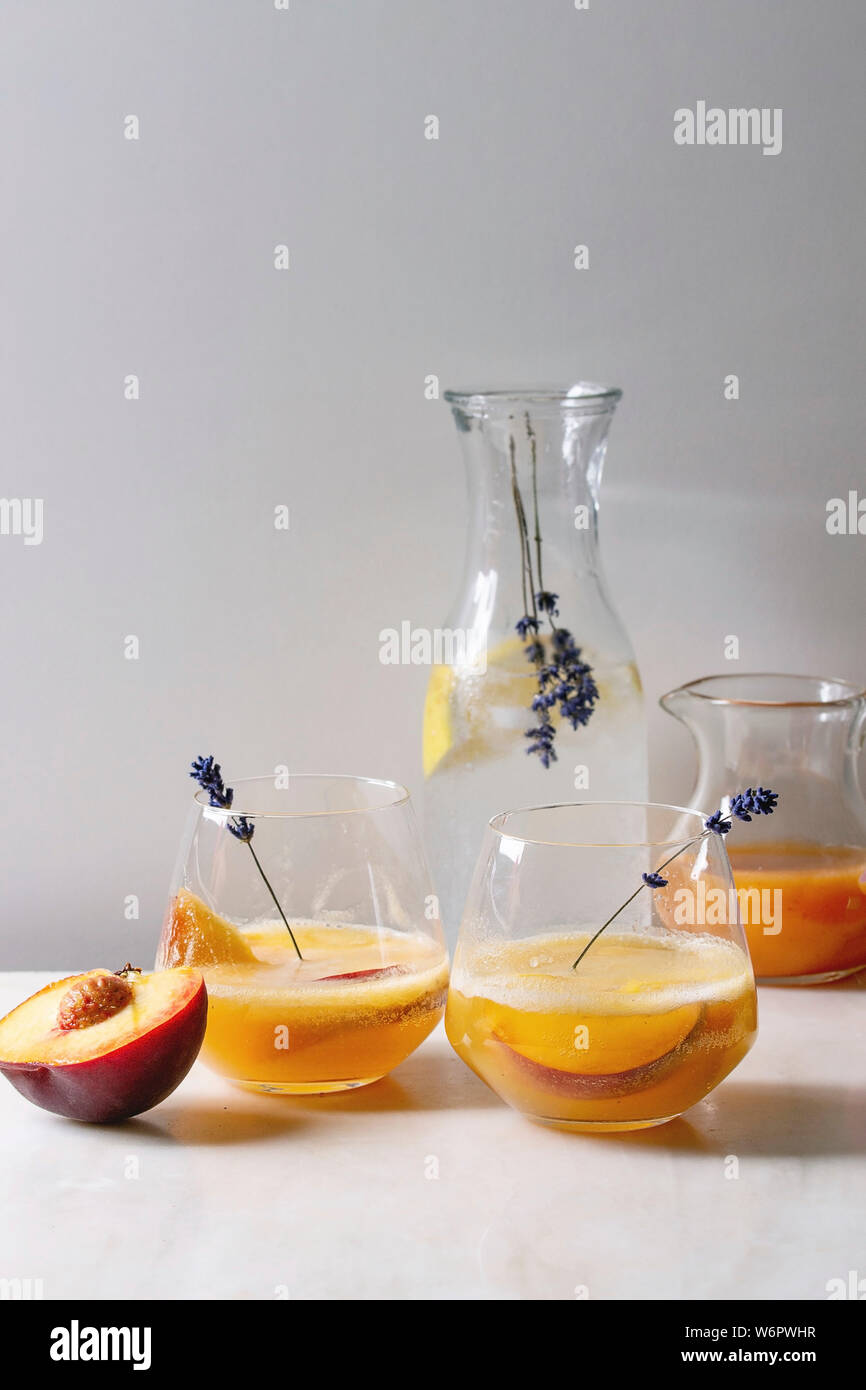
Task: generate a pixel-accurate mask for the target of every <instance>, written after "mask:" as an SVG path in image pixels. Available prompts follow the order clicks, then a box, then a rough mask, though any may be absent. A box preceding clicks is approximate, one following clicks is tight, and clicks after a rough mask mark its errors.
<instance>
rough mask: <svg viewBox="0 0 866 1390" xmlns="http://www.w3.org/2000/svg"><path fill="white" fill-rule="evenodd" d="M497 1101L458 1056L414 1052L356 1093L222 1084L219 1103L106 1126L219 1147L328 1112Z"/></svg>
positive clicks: (286, 1130) (288, 1130) (285, 1130)
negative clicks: (284, 1092) (277, 1092)
mask: <svg viewBox="0 0 866 1390" xmlns="http://www.w3.org/2000/svg"><path fill="white" fill-rule="evenodd" d="M488 1106H499V1107H501V1106H502V1102H501V1101H500V1100H497V1098H496V1096H494V1095H493V1093H492V1092H491V1091H489V1090H488V1089H487V1087H486V1086H485V1085H483V1083H482V1082H481V1081H479V1080H478V1078H477V1077H476V1076H474V1075H473V1074H472V1072H470V1071H469V1070H468V1069H467V1068H466V1067H464V1066H463V1064H462V1062H460V1061H459V1059H458V1058H457V1057H454V1058H450V1057H447V1056H444V1057H443V1056H437V1055H436V1054H435V1053H433V1054H432V1055H431V1054H428V1055H425V1054H423V1053H422V1054H420V1055H419V1054H418V1053H413V1055H412V1056H411V1057H409V1058H408V1059H407V1060H406V1061H405V1062H404V1063H403V1064H402V1066H400V1067H398V1069H397V1071H396V1073H394V1074H393V1075H391V1076H386V1077H384V1078H383V1079H382V1080H381V1081H376V1082H374V1083H373V1084H372V1085H370V1086H362V1087H359V1088H358V1090H356V1091H340V1092H338V1093H337V1094H335V1095H331V1096H267V1095H255V1094H254V1093H251V1092H249V1091H240V1090H237V1089H235V1087H233V1086H231V1085H229V1083H228V1082H227V1083H226V1090H225V1093H224V1099H220V1097H216V1098H214V1099H212V1100H207V1101H197V1102H194V1103H192V1104H186V1103H184V1102H183V1100H182V1097H180V1096H178V1098H177V1101H176V1102H171V1103H169V1104H168V1105H166V1106H165V1107H162V1108H160V1109H159V1110H155V1111H154V1112H153V1113H152V1114H149V1115H143V1116H140V1117H139V1118H138V1119H135V1120H128V1121H127V1122H126V1123H125V1124H124V1125H121V1126H112V1128H113V1129H114V1128H117V1129H119V1130H121V1131H122V1132H123V1133H125V1134H135V1135H138V1136H140V1137H141V1138H142V1139H144V1140H148V1139H150V1140H153V1141H156V1142H160V1141H161V1142H163V1143H171V1144H193V1145H215V1146H217V1145H222V1144H250V1143H256V1142H267V1141H268V1140H272V1139H283V1138H287V1137H290V1136H291V1135H292V1134H293V1133H295V1132H297V1131H298V1130H300V1129H303V1128H309V1127H310V1125H314V1124H315V1123H316V1122H317V1120H322V1119H324V1118H326V1117H327V1116H328V1115H329V1114H357V1115H369V1114H376V1113H379V1114H382V1113H386V1112H388V1111H401V1110H402V1111H413V1110H414V1111H424V1110H481V1109H485V1108H486V1107H488Z"/></svg>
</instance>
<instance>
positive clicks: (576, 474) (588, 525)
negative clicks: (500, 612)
mask: <svg viewBox="0 0 866 1390" xmlns="http://www.w3.org/2000/svg"><path fill="white" fill-rule="evenodd" d="M620 394H621V393H620V392H619V391H617V390H614V389H608V388H605V387H594V386H589V385H587V384H581V385H580V386H577V387H572V388H571V389H570V390H569V391H565V392H515V393H504V392H488V393H475V394H466V393H456V392H447V393H446V399H447V400H448V401H449V402H450V404H451V406H452V410H453V413H454V419H455V422H456V424H457V427H458V430H459V431H460V438H461V442H462V446H463V453H464V458H465V461H466V468H467V483H468V490H469V499H470V508H471V524H470V528H469V538H468V554H467V565H468V567H469V569H470V570H471V571H472V572H473V573H477V572H478V571H495V572H497V573H498V574H499V575H500V576H502V577H505V576H508V575H509V574H510V573H511V572H512V571H514V573H515V574H519V572H520V568H521V563H522V552H521V545H522V544H525V542H526V537H527V535H528V539H529V544H530V549H531V556H530V558H531V560H532V564H533V567H534V572H535V573H536V576H537V577H538V571H539V569H540V577H539V583H540V587H542V588H549V587H551V586H552V577H553V576H554V575H555V574H561V573H562V572H564V571H565V572H568V573H570V574H571V575H572V576H580V575H585V574H592V573H595V572H596V571H597V569H598V553H597V547H598V496H599V488H600V484H601V475H602V468H603V465H604V457H605V452H606V449H607V437H608V430H609V428H610V422H611V418H612V416H613V412H614V410H615V408H616V404H617V402H618V400H619V398H620ZM521 510H522V513H523V519H524V522H525V526H524V525H523V524H522V522H521Z"/></svg>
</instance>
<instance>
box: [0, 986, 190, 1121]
mask: <svg viewBox="0 0 866 1390" xmlns="http://www.w3.org/2000/svg"><path fill="white" fill-rule="evenodd" d="M206 1020H207V990H206V989H205V983H204V979H203V977H202V975H201V974H200V972H199V971H198V970H190V969H178V970H165V971H159V972H156V973H154V974H151V975H138V974H135V973H132V972H130V971H127V972H120V973H118V974H112V972H111V971H109V970H89V971H86V972H85V973H84V974H82V975H70V976H69V977H68V978H66V979H64V980H55V981H54V983H53V984H50V985H47V986H46V987H45V989H42V990H40V991H39V993H38V994H34V995H32V996H31V997H30V998H29V999H26V1000H25V1001H24V1003H23V1004H19V1005H18V1007H17V1009H13V1010H12V1012H11V1013H10V1014H7V1015H6V1017H5V1018H4V1019H0V1072H2V1073H3V1075H4V1076H5V1077H6V1078H7V1080H9V1081H11V1083H12V1085H13V1086H14V1087H15V1089H16V1090H18V1091H20V1092H21V1094H22V1095H23V1096H26V1098H27V1099H28V1100H30V1101H32V1102H33V1104H34V1105H39V1106H41V1107H42V1109H43V1110H52V1111H54V1113H55V1114H57V1115H66V1116H68V1117H69V1118H70V1119H73V1120H91V1121H96V1122H104V1121H111V1120H126V1119H129V1118H130V1116H132V1115H140V1114H141V1113H142V1111H144V1110H150V1109H151V1108H152V1107H153V1106H154V1105H158V1104H159V1102H160V1101H161V1100H165V1098H166V1096H168V1095H170V1094H171V1092H172V1091H173V1090H174V1089H175V1087H176V1086H177V1085H179V1083H180V1082H181V1081H182V1080H183V1078H184V1077H185V1076H186V1074H187V1072H188V1071H189V1069H190V1067H191V1066H192V1064H193V1062H194V1061H195V1059H196V1057H197V1056H198V1052H199V1048H200V1047H201V1044H202V1039H203V1038H204V1030H205V1023H206Z"/></svg>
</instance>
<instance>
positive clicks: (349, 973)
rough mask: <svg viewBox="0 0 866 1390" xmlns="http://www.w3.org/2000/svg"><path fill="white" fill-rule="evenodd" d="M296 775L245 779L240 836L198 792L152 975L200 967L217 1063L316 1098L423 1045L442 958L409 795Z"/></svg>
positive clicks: (356, 781)
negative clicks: (278, 781) (279, 781)
mask: <svg viewBox="0 0 866 1390" xmlns="http://www.w3.org/2000/svg"><path fill="white" fill-rule="evenodd" d="M288 780H289V785H288V786H285V787H281V788H277V787H275V786H274V783H273V781H272V779H269V778H261V779H260V778H252V779H248V780H247V781H245V782H240V783H238V784H237V786H236V790H235V806H240V805H241V804H243V805H244V806H245V807H247V808H248V809H246V810H245V811H244V812H240V811H239V810H235V809H234V807H233V808H232V820H233V821H234V823H235V824H236V825H238V826H239V827H240V829H241V831H242V832H243V834H244V838H243V839H242V838H240V837H238V836H237V835H236V834H235V833H233V834H227V833H226V821H227V817H226V812H225V810H219V809H218V808H217V809H214V808H212V807H209V806H207V805H206V804H205V805H203V804H202V799H201V798H202V794H201V793H199V795H198V796H197V798H196V806H195V809H194V812H193V820H192V828H191V834H190V835H189V836H188V841H189V843H188V845H187V847H186V850H185V852H184V854H183V855H182V856H181V860H182V864H181V871H180V875H179V882H178V883H177V886H176V888H175V891H174V892H173V894H172V896H171V900H170V902H169V907H168V912H167V915H166V920H165V925H164V927H163V933H162V938H161V942H160V947H159V954H158V958H157V965H158V966H159V967H162V968H165V967H171V966H174V965H179V964H184V965H193V964H195V965H196V966H197V967H198V969H200V970H201V971H202V973H203V975H204V977H205V982H206V984H207V990H208V1020H207V1031H206V1034H205V1040H204V1045H203V1048H202V1053H201V1056H202V1060H203V1061H204V1062H205V1063H206V1064H207V1065H208V1066H210V1067H211V1068H213V1069H214V1070H215V1071H218V1072H220V1073H221V1074H222V1075H224V1076H226V1077H228V1078H229V1079H231V1080H232V1081H234V1082H236V1083H237V1084H239V1085H243V1086H246V1087H247V1088H250V1089H254V1090H260V1091H268V1092H278V1093H282V1094H318V1093H324V1092H328V1091H339V1090H345V1089H348V1088H351V1087H355V1086H361V1085H365V1084H366V1083H368V1082H371V1081H376V1080H378V1079H379V1078H380V1077H382V1076H384V1075H386V1074H387V1073H388V1072H390V1071H391V1070H393V1068H394V1067H396V1066H397V1065H398V1064H399V1063H400V1062H402V1061H404V1059H405V1058H406V1057H408V1056H409V1054H410V1053H411V1052H413V1051H414V1049H415V1048H416V1047H418V1045H419V1044H420V1043H421V1042H422V1041H423V1040H424V1038H425V1037H426V1036H427V1034H428V1033H429V1032H430V1031H431V1030H432V1029H433V1028H434V1027H435V1025H436V1023H437V1022H438V1021H439V1019H440V1018H441V1017H442V1013H443V1011H444V1007H445V996H446V992H447V986H448V957H447V953H446V951H445V947H444V944H443V939H442V934H441V930H440V928H439V924H438V920H437V919H436V918H435V916H434V917H433V918H432V919H431V918H429V917H428V915H427V914H426V913H425V905H426V904H429V903H430V902H434V901H435V900H434V899H433V898H432V893H431V891H430V884H429V880H428V877H427V871H426V866H425V864H424V860H423V854H422V852H421V849H420V842H419V840H418V837H417V832H416V829H415V824H414V818H413V816H412V812H411V807H410V805H409V802H408V794H406V793H405V791H404V789H403V788H400V787H397V786H395V785H394V784H391V783H381V782H372V781H369V780H367V779H360V778H350V777H303V776H294V777H292V778H290V779H288ZM241 798H243V801H242V800H241ZM250 827H253V828H254V832H255V834H254V838H253V839H252V845H251V844H250V842H249V839H250V837H249V835H248V832H249V829H250ZM252 849H254V850H255V856H256V857H255V858H253V855H252V852H251V851H252ZM248 851H249V852H248ZM265 873H266V875H267V876H266V877H265ZM217 905H218V906H219V907H220V908H221V909H222V910H220V911H218V910H217Z"/></svg>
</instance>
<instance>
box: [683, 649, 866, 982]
mask: <svg viewBox="0 0 866 1390" xmlns="http://www.w3.org/2000/svg"><path fill="white" fill-rule="evenodd" d="M661 705H662V708H663V709H665V710H667V711H668V713H669V714H671V715H673V716H674V718H676V719H679V720H680V721H681V722H682V723H683V724H685V726H686V728H687V729H688V730H689V732H690V733H691V735H692V738H693V739H694V742H695V746H696V748H697V751H698V768H697V778H696V782H695V786H694V789H693V791H692V796H691V801H692V805H694V806H715V805H718V804H719V799H720V798H721V797H722V796H724V795H725V794H726V793H727V792H728V791H729V789H730V788H731V787H732V786H737V785H742V784H743V782H744V781H745V780H747V779H748V780H751V781H757V782H769V783H771V784H772V786H773V787H774V788H775V789H776V791H777V792H778V793H779V807H778V811H777V812H776V814H775V815H774V816H773V818H772V820H771V821H769V822H766V823H762V824H759V825H754V826H749V827H748V828H743V829H741V828H740V827H739V826H737V827H735V830H734V833H733V834H732V835H731V836H730V837H729V841H728V844H727V851H728V857H729V859H730V862H731V867H732V869H733V872H734V881H735V883H736V886H737V890H738V892H739V894H740V902H741V912H742V918H743V924H744V926H745V929H746V936H747V938H748V942H749V950H750V953H751V957H752V963H753V965H754V968H755V974H756V975H757V977H758V980H759V982H761V981H765V982H767V983H769V984H822V983H825V982H829V981H832V980H837V979H840V978H842V977H843V976H845V975H850V974H852V973H853V972H854V971H856V970H862V969H863V968H864V967H866V802H864V798H863V793H862V788H861V785H860V764H861V762H862V759H861V756H860V753H861V749H862V747H863V742H864V736H866V690H864V689H863V688H862V687H861V686H859V685H855V684H852V683H851V682H849V681H843V680H836V679H830V678H824V677H818V676H799V675H784V674H774V673H772V672H753V673H749V672H742V673H738V674H727V675H724V676H705V677H704V678H703V679H701V680H695V681H690V682H689V683H688V684H687V685H683V686H680V687H679V689H677V690H671V691H669V692H668V693H667V694H666V695H663V696H662V699H661Z"/></svg>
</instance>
